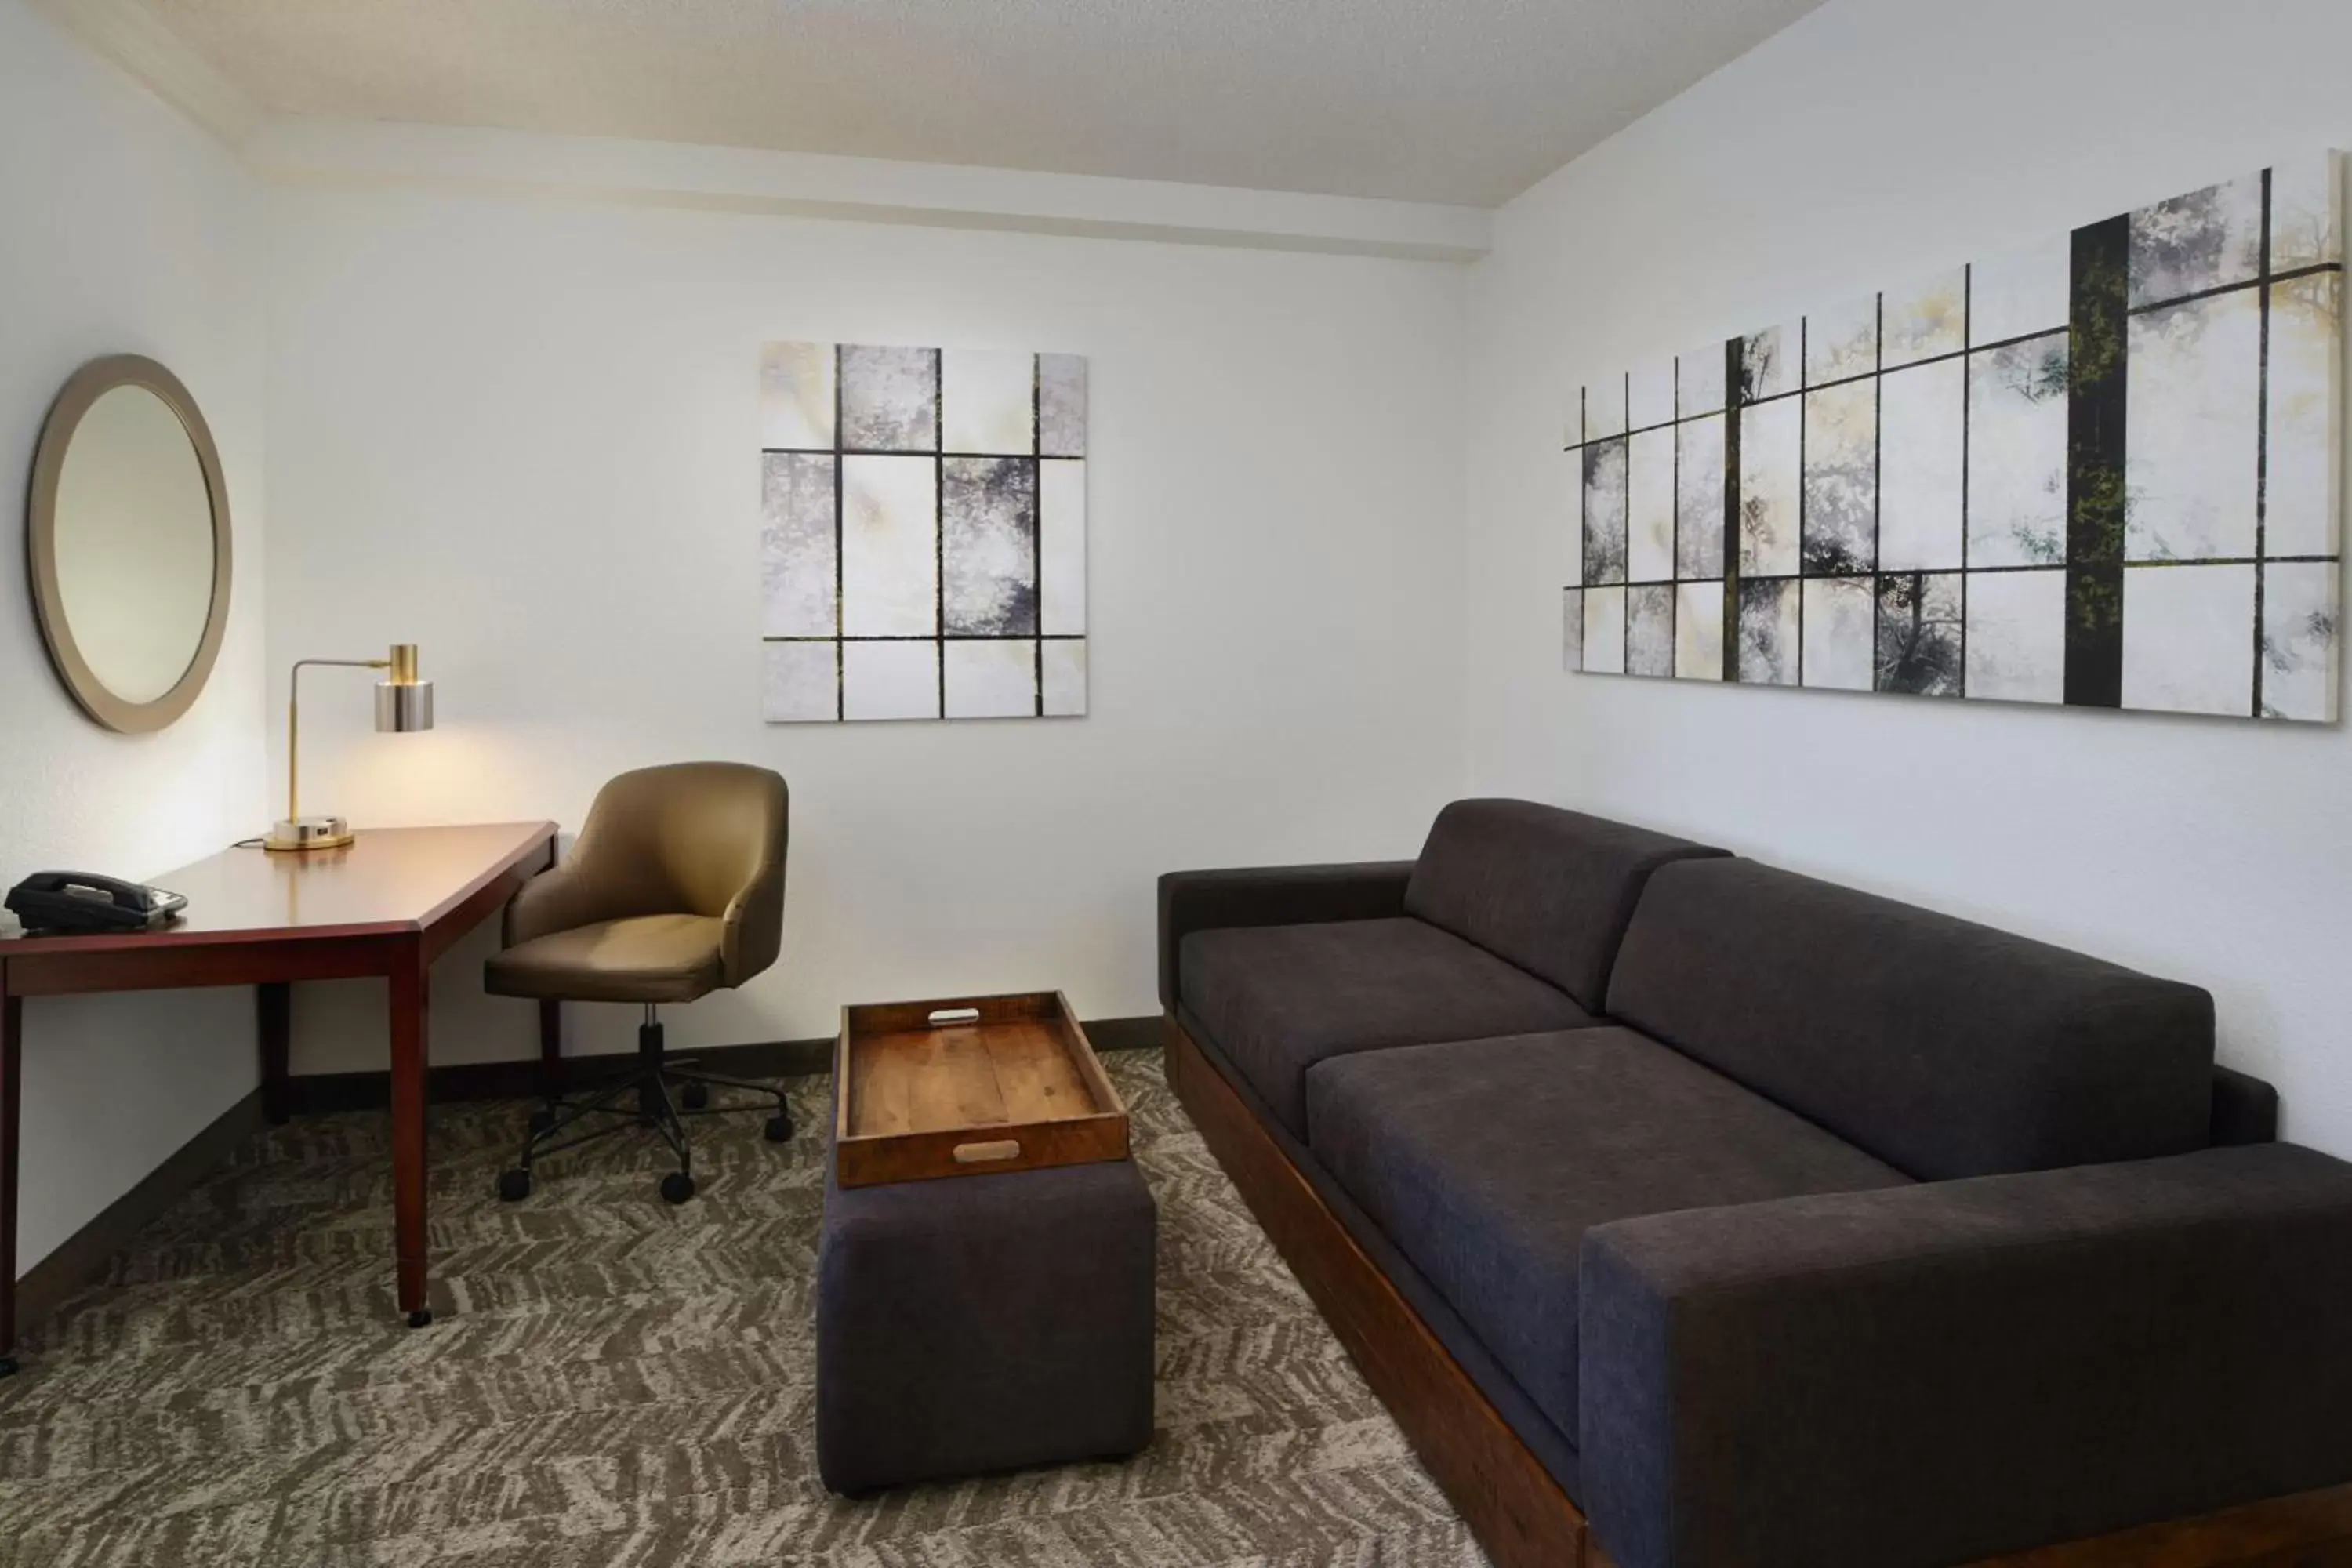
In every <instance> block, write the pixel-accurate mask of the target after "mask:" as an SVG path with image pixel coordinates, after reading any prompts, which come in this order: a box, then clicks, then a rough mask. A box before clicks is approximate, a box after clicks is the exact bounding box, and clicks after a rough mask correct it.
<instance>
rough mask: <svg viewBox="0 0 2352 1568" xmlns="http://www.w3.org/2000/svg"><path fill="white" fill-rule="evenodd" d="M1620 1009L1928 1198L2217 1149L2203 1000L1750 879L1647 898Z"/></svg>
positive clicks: (1675, 874) (1751, 864)
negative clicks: (1929, 1191) (2040, 1173)
mask: <svg viewBox="0 0 2352 1568" xmlns="http://www.w3.org/2000/svg"><path fill="white" fill-rule="evenodd" d="M1609 1011H1610V1012H1611V1013H1612V1014H1614V1015H1616V1016H1618V1017H1620V1018H1622V1019H1623V1020H1624V1021H1625V1022H1627V1023H1629V1024H1632V1025H1633V1026H1635V1027H1636V1028H1639V1029H1641V1030H1643V1031H1644V1032H1645V1033H1648V1034H1650V1035H1652V1036H1654V1037H1657V1038H1658V1039H1661V1040H1664V1042H1665V1043H1666V1044H1668V1045H1670V1046H1672V1047H1675V1049H1676V1050H1678V1051H1681V1052H1682V1053H1683V1054H1684V1055H1685V1056H1687V1057H1694V1058H1697V1059H1698V1060H1699V1061H1702V1062H1704V1063H1706V1065H1707V1066H1708V1067H1711V1068H1714V1069H1715V1070H1716V1071H1717V1072H1719V1073H1722V1074H1723V1075H1724V1076H1726V1077H1727V1078H1730V1079H1736V1080H1738V1082H1740V1083H1743V1084H1745V1085H1747V1086H1748V1088H1749V1089H1754V1090H1756V1091H1757V1092H1758V1093H1759V1094H1762V1095H1764V1096H1765V1097H1767V1098H1768V1099H1770V1100H1778V1101H1779V1102H1780V1104H1782V1105H1784V1106H1786V1107H1788V1108H1789V1109H1790V1110H1793V1111H1795V1112H1797V1113H1798V1114H1799V1115H1801V1116H1804V1117H1807V1118H1810V1119H1811V1121H1816V1122H1819V1123H1820V1124H1821V1125H1822V1126H1823V1127H1826V1128H1828V1129H1829V1130H1830V1131H1832V1132H1834V1133H1836V1134H1837V1135H1838V1136H1839V1137H1841V1138H1843V1139H1844V1140H1845V1141H1846V1142H1849V1143H1854V1144H1858V1145H1860V1146H1861V1147H1862V1148H1863V1149H1864V1150H1867V1151H1868V1152H1870V1153H1872V1154H1874V1155H1876V1156H1877V1157H1878V1158H1879V1159H1881V1160H1884V1161H1885V1162H1886V1163H1888V1164H1890V1165H1893V1166H1894V1167H1895V1169H1897V1170H1899V1171H1902V1172H1903V1173H1906V1174H1907V1175H1912V1176H1916V1177H1918V1178H1919V1179H1920V1180H1922V1181H1943V1180H1948V1179H1950V1178H1953V1177H1958V1176H1985V1175H1993V1174H1997V1173H2003V1172H2011V1171H2032V1170H2042V1169H2048V1168H2051V1167H2054V1166H2061V1165H2083V1164H2093V1163H2100V1162H2104V1161H2109V1160H2139V1159H2149V1158H2153V1157H2155V1156H2158V1155H2163V1154H2180V1153H2186V1152H2189V1151H2190V1150H2194V1149H2201V1148H2203V1147H2205V1146H2206V1143H2207V1141H2208V1139H2209V1137H2210V1121H2211V1117H2212V1101H2213V999H2212V997H2210V995H2208V994H2206V993H2204V992H2203V991H2200V990H2199V989H2198V988H2197V987H2195V986H2193V985H2183V984H2179V982H2177V981H2171V980H2159V979H2157V978H2155V977H2154V976H2152V975H2147V974H2141V973H2137V972H2136V971H2133V970H2129V969H2125V968H2123V967H2121V966H2119V965H2117V964H2113V963H2105V961H2103V960H2100V959H2096V958H2092V957H2088V956H2086V955H2085V954H2083V953H2079V952H2068V951H2067V950H2066V949H2064V948H2061V947H2052V946H2050V945H2049V944H2048V943H2046V942H2033V941H2030V940H2028V939H2027V938H2025V937H2021V936H2013V935H2011V933H2009V932H2008V931H1995V930H1994V929H1992V928H1991V927H1990V926H1981V925H1976V924H1974V923H1972V922H1970V921H1962V920H1955V919H1954V918H1952V917H1951V916H1949V915H1942V914H1937V913H1936V912H1934V911H1933V910H1923V909H1919V908H1917V907H1916V906H1914V905H1911V904H1904V903H1897V902H1895V900H1892V899H1882V898H1877V897H1874V896H1873V895H1872V894H1869V893H1864V892H1858V891H1856V890H1855V889H1852V888H1843V887H1839V886H1837V885H1836V884H1834V883H1832V882H1822V881H1816V880H1815V879H1812V878H1811V877H1801V876H1799V875H1797V874H1796V873H1795V872H1793V871H1781V870H1777V869H1775V868H1772V867H1769V866H1759V865H1758V864H1757V863H1756V862H1755V861H1753V860H1705V861H1685V862H1683V863H1681V864H1678V865H1673V866H1667V867H1664V868H1661V869H1660V870H1659V871H1658V873H1657V874H1656V875H1655V876H1654V877H1652V878H1651V879H1650V883H1649V887H1648V888H1647V889H1645V890H1644V891H1643V894H1642V904H1641V908H1640V910H1637V911H1636V912H1635V914H1634V916H1633V925H1632V927H1631V928H1630V929H1629V930H1628V931H1626V933H1625V945H1624V947H1623V949H1622V952H1619V954H1618V956H1617V967H1616V970H1615V971H1614V973H1612V975H1611V976H1610V982H1609Z"/></svg>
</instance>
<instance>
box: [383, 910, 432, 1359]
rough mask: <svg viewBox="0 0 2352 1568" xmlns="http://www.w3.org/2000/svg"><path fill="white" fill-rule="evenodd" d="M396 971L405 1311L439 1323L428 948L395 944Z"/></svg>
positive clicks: (397, 1171) (395, 1151)
mask: <svg viewBox="0 0 2352 1568" xmlns="http://www.w3.org/2000/svg"><path fill="white" fill-rule="evenodd" d="M391 967H392V972H391V974H390V976H389V978H390V980H391V983H392V986H391V988H392V1212H393V1230H394V1235H395V1236H396V1237H397V1246H398V1253H399V1278H400V1310H402V1311H403V1312H405V1313H406V1314H407V1315H408V1326H409V1327H410V1328H412V1329H421V1328H423V1327H424V1326H425V1324H427V1323H429V1322H431V1321H433V1313H432V1312H431V1310H429V1309H427V1308H426V1306H425V1061H426V1058H427V1056H428V1052H427V1049H426V1040H425V1008H426V1004H427V1001H428V997H429V991H428V987H427V984H426V971H425V949H424V945H423V943H421V942H415V941H413V940H412V941H407V942H398V943H395V944H394V948H393V958H392V966H391Z"/></svg>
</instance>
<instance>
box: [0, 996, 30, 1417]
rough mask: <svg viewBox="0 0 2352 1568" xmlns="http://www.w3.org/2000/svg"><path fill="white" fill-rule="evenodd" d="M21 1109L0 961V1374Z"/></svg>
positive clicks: (8, 1356) (7, 1340)
mask: <svg viewBox="0 0 2352 1568" xmlns="http://www.w3.org/2000/svg"><path fill="white" fill-rule="evenodd" d="M24 1110H25V999H24V998H23V997H21V996H18V995H16V994H15V993H13V992H11V991H10V990H9V989H8V966H7V965H6V964H5V963H0V1377H6V1376H7V1375H8V1374H9V1373H13V1372H15V1371H16V1160H17V1152H16V1143H17V1133H18V1131H19V1129H20V1128H21V1127H22V1126H23V1124H24Z"/></svg>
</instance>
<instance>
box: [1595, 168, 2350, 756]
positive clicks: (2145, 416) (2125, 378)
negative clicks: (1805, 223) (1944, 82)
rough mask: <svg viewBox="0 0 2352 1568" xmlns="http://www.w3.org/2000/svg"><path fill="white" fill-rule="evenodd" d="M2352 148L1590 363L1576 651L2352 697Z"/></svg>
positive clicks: (1770, 676) (1776, 666)
mask: <svg viewBox="0 0 2352 1568" xmlns="http://www.w3.org/2000/svg"><path fill="white" fill-rule="evenodd" d="M2341 164H2342V160H2341V159H2340V157H2339V156H2338V155H2337V154H2336V153H2325V154H2319V155H2315V156H2313V157H2311V158H2308V159H2306V160H2304V161H2301V162H2297V163H2280V164H2278V165H2276V166H2274V167H2273V168H2269V169H2264V170H2262V171H2260V172H2258V173H2255V174H2247V175H2245V176H2243V177H2242V178H2239V179H2234V180H2230V181H2227V182H2225V183H2223V184H2217V185H2210V186H2208V187H2206V188H2205V189H2203V190H2200V191H2193V192H2191V193H2189V195H2183V196H2178V197H2175V198H2174V199H2172V200H2170V201H2164V202H2158V203H2156V204H2154V205H2149V206H2144V207H2141V208H2138V209H2137V210H2136V211H2133V212H2129V213H2126V214H2124V215H2122V216H2116V217H2112V218H2109V219H2107V220H2105V222H2102V223H2095V224H2091V225H2088V226H2084V227H2082V228H2078V229H2075V230H2074V231H2073V233H2071V234H2069V235H2063V236H2059V237H2054V238H2053V239H2052V240H2051V241H2050V242H2049V243H2048V244H2046V245H2042V246H2040V247H2033V248H2029V249H2025V250H2022V251H2021V252H2017V253H2014V254H2011V255H2006V256H2001V257H1998V258H1993V259H1990V260H1985V261H1979V262H1975V263H1973V264H1970V265H1968V266H1963V267H1956V268H1952V269H1950V270H1949V271H1947V272H1942V273H1938V274H1937V275H1935V276H1933V277H1928V278H1922V279H1916V280H1914V281H1913V282H1911V283H1909V284H1906V285H1905V286H1904V287H1901V288H1895V289H1884V290H1881V291H1879V292H1875V293H1867V294H1859V295H1857V296H1855V297H1854V298H1853V299H1851V300H1846V301H1844V302H1843V303H1842V304H1839V305H1835V306H1832V307H1830V308H1827V309H1823V310H1811V311H1807V312H1806V313H1804V314H1803V315H1801V316H1794V317H1791V318H1790V319H1789V320H1788V321H1785V322H1784V323H1782V324H1780V325H1777V326H1771V327H1766V328H1764V329H1763V330H1761V331H1753V332H1749V333H1747V334H1745V335H1744V336H1740V337H1736V338H1732V339H1730V340H1728V341H1727V342H1710V343H1707V344H1705V345H1703V346H1701V347H1699V348H1697V349H1696V350H1694V351H1692V352H1691V353H1685V354H1677V355H1675V356H1673V357H1671V358H1660V359H1658V360H1656V361H1654V362H1652V363H1647V364H1643V365H1640V366H1638V367H1636V368H1635V369H1633V371H1631V372H1629V373H1628V374H1622V375H1612V376H1609V377H1607V378H1606V379H1603V380H1599V381H1594V382H1591V383H1589V384H1586V385H1585V386H1584V387H1583V389H1582V392H1581V395H1580V399H1579V406H1578V407H1577V408H1576V409H1575V410H1574V411H1573V412H1572V413H1571V414H1570V420H1569V431H1568V443H1567V451H1568V461H1569V463H1570V476H1569V479H1570V485H1571V487H1572V488H1573V489H1574V491H1575V494H1576V498H1577V499H1576V503H1575V504H1576V517H1577V523H1576V526H1575V527H1574V528H1572V529H1571V533H1572V535H1573V539H1572V543H1571V547H1570V556H1571V559H1572V560H1573V562H1574V563H1575V564H1574V565H1573V567H1572V568H1571V571H1570V577H1569V583H1570V586H1569V588H1568V590H1567V594H1566V603H1565V614H1566V625H1565V657H1566V662H1567V665H1568V668H1570V669H1574V670H1582V671H1584V672H1586V673H1590V674H1612V675H1617V674H1623V675H1646V676H1659V677H1671V678H1675V679H1686V680H1728V681H1739V682H1743V683H1749V684H1758V685H1769V686H1804V687H1817V688H1831V689H1843V690H1855V691H1882V692H1903V693H1911V694H1916V695H1920V696H1932V697H1969V698H1989V699H1997V700H2008V701H2019V702H2045V703H2065V704H2072V705H2074V706H2079V707H2092V708H2130V709H2147V710H2165V711H2172V712H2187V713H2213V714H2228V715H2236V716H2241V717H2259V718H2267V719H2284V720H2304V721H2323V722H2324V721H2332V720H2334V719H2335V718H2336V709H2337V683H2338V676H2337V668H2338V663H2339V658H2338V649H2337V639H2338V632H2337V626H2338V615H2339V605H2340V597H2341V586H2340V584H2341V576H2342V563H2341V555H2342V525H2341V521H2340V516H2339V505H2340V502H2339V499H2338V483H2339V474H2340V468H2341V450H2342V436H2341V433H2340V425H2339V417H2340V416H2339V412H2338V405H2339V401H2340V390H2339V389H2340V384H2341V376H2342V371H2341V365H2340V349H2339V344H2340V341H2341V336H2342V325H2341V321H2342V315H2341V312H2342V303H2343V225H2342V220H2341V213H2342V189H2341V188H2342V182H2343V173H2342V166H2341Z"/></svg>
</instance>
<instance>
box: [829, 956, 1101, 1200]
mask: <svg viewBox="0 0 2352 1568" xmlns="http://www.w3.org/2000/svg"><path fill="white" fill-rule="evenodd" d="M833 1072H834V1082H835V1085H836V1086H837V1088H838V1092H837V1093H836V1094H835V1103H834V1128H833V1157H834V1162H835V1180H837V1181H838V1182H839V1183H840V1184H842V1185H843V1186H845V1187H864V1186H872V1185H874V1184H877V1183H881V1182H925V1181H931V1180H934V1179H936V1178H939V1177H943V1176H978V1175H987V1174H991V1173H999V1172H1004V1171H1034V1170H1037V1169H1040V1168H1042V1167H1045V1166H1047V1165H1079V1164H1085V1163H1087V1162H1089V1161H1093V1160H1124V1159H1126V1158H1127V1107H1125V1106H1124V1105H1121V1104H1120V1103H1119V1099H1118V1090H1116V1089H1112V1088H1111V1085H1110V1079H1108V1078H1107V1077H1105V1076H1104V1074H1103V1069H1102V1063H1101V1061H1100V1060H1098V1059H1097V1058H1096V1056H1095V1052H1094V1047H1092V1046H1091V1045H1089V1044H1087V1036H1086V1031H1085V1030H1083V1029H1081V1028H1079V1027H1078V1020H1077V1018H1076V1016H1074V1015H1073V1014H1072V1013H1071V1011H1070V1004H1069V1002H1068V1001H1067V999H1066V998H1065V997H1064V996H1063V995H1062V994H1061V993H1060V992H1058V991H1025V992H1020V993H1016V994H1013V995H1008V996H972V997H966V998H962V999H961V1000H956V1001H946V1002H884V1003H877V1004H871V1005H864V1006H856V1007H844V1008H843V1009H842V1010H841V1037H840V1039H839V1040H838V1041H837V1042H836V1043H835V1047H834V1055H833Z"/></svg>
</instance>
